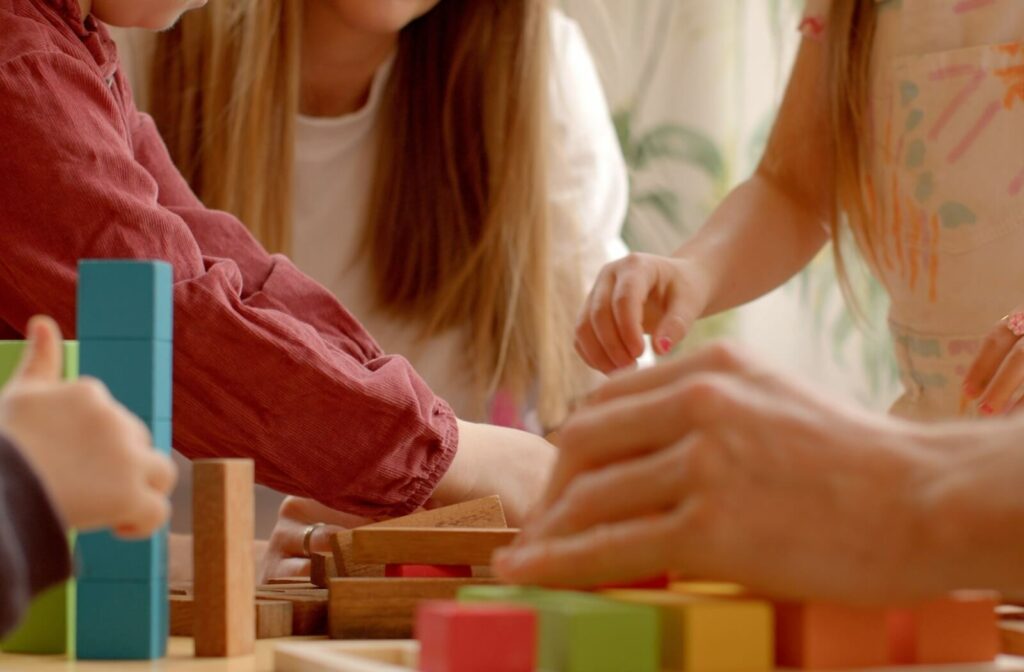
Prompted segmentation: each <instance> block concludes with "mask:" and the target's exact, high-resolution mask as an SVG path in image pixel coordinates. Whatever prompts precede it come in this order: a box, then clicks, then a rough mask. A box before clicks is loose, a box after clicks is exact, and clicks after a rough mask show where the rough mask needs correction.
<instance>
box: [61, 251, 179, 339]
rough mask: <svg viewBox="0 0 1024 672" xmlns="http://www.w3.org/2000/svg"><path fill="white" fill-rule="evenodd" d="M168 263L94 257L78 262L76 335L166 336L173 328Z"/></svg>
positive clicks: (132, 337) (168, 336) (100, 337)
mask: <svg viewBox="0 0 1024 672" xmlns="http://www.w3.org/2000/svg"><path fill="white" fill-rule="evenodd" d="M173 282H174V278H173V272H172V270H171V265H170V264H167V263H165V262H160V261H134V260H132V261H128V260H115V259H110V260H95V261H82V262H80V263H79V264H78V334H77V335H78V338H79V340H96V339H101V340H109V339H117V338H127V339H133V340H140V341H145V340H159V341H170V340H171V336H172V334H173V331H174V325H173V323H172V319H173V317H172V312H173V309H172V305H173V292H172V285H173Z"/></svg>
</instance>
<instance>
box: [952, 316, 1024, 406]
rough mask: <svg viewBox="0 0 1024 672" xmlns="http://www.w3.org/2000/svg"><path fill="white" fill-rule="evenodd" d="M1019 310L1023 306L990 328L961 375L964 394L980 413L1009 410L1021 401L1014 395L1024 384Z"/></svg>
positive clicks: (1022, 323) (1022, 325) (1022, 329)
mask: <svg viewBox="0 0 1024 672" xmlns="http://www.w3.org/2000/svg"><path fill="white" fill-rule="evenodd" d="M1022 311H1024V306H1021V307H1020V308H1018V309H1017V310H1016V311H1015V312H1014V313H1012V314H1011V315H1010V316H1009V317H1008V318H1006V319H1005V320H1001V321H1000V322H999V323H998V324H997V325H995V326H994V327H993V328H992V330H991V331H989V333H988V334H987V335H986V336H985V340H984V341H983V342H982V345H981V351H980V352H979V353H978V356H977V357H975V359H974V362H973V363H972V364H971V368H970V370H969V371H968V372H967V376H965V378H964V386H963V391H964V395H965V396H966V397H967V398H968V399H971V400H974V401H975V402H976V403H977V405H978V410H979V411H980V412H981V413H982V414H983V415H996V414H997V413H1002V412H1008V411H1012V410H1014V409H1015V408H1016V407H1018V406H1020V404H1021V402H1019V401H1017V399H1018V396H1019V395H1018V393H1019V392H1020V391H1021V387H1022V386H1024V340H1022V338H1021V336H1024V312H1022ZM1011 404H1012V406H1011Z"/></svg>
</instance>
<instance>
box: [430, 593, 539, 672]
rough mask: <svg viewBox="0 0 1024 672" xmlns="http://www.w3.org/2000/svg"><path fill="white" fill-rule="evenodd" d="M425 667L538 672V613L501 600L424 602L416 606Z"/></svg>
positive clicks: (445, 671) (436, 671)
mask: <svg viewBox="0 0 1024 672" xmlns="http://www.w3.org/2000/svg"><path fill="white" fill-rule="evenodd" d="M416 639H417V640H418V641H419V643H420V667H419V669H420V670H422V672H482V671H483V670H486V671H487V672H534V670H535V669H536V665H537V615H536V613H535V612H534V610H533V609H529V608H527V607H519V606H511V605H501V604H460V603H458V602H424V603H422V604H420V606H419V608H418V609H417V611H416Z"/></svg>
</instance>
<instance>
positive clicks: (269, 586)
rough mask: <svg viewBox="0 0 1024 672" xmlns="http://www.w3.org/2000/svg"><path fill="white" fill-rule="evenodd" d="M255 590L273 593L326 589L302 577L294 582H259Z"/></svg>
mask: <svg viewBox="0 0 1024 672" xmlns="http://www.w3.org/2000/svg"><path fill="white" fill-rule="evenodd" d="M256 590H264V591H267V590H269V591H272V592H275V593H292V592H300V593H301V592H302V591H309V590H327V589H326V588H321V587H320V586H318V585H316V584H315V583H310V582H309V581H306V580H305V579H303V580H302V583H297V582H296V583H261V584H260V585H258V586H256ZM325 594H326V593H325Z"/></svg>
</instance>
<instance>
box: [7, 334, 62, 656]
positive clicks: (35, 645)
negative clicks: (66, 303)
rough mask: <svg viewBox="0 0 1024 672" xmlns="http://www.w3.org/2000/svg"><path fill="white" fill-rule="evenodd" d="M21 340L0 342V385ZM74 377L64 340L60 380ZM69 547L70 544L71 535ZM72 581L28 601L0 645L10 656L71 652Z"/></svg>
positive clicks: (19, 349)
mask: <svg viewBox="0 0 1024 672" xmlns="http://www.w3.org/2000/svg"><path fill="white" fill-rule="evenodd" d="M25 345H26V344H25V341H0V385H3V384H4V383H6V382H7V380H8V379H9V378H10V377H11V375H12V374H13V373H14V371H15V370H16V369H17V367H18V363H19V362H20V361H21V356H22V354H23V353H24V351H25ZM76 377H78V343H77V342H76V341H64V379H65V380H74V379H75V378H76ZM69 544H71V545H72V546H73V545H74V533H72V534H71V535H70V538H69ZM74 622H75V582H74V580H69V581H66V582H64V583H62V584H60V585H57V586H53V587H52V588H49V589H47V590H46V591H45V592H43V593H42V594H40V595H39V596H37V597H36V599H34V600H33V601H32V605H31V606H30V607H29V610H28V613H26V614H25V617H24V618H22V620H21V623H20V624H19V625H18V628H17V629H16V630H15V631H14V632H12V633H11V634H10V635H8V636H7V638H6V639H4V641H3V642H0V649H3V650H4V651H8V652H11V653H39V654H52V653H72V652H73V651H74V638H73V636H72V635H73V634H74Z"/></svg>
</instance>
